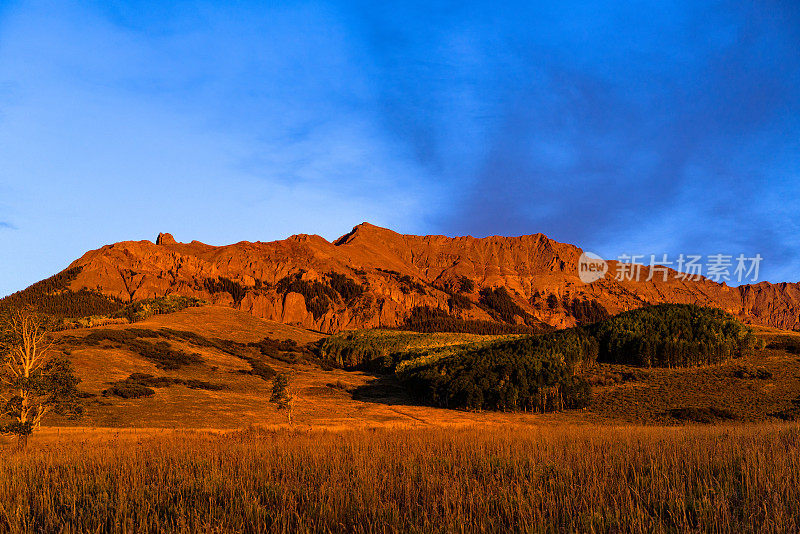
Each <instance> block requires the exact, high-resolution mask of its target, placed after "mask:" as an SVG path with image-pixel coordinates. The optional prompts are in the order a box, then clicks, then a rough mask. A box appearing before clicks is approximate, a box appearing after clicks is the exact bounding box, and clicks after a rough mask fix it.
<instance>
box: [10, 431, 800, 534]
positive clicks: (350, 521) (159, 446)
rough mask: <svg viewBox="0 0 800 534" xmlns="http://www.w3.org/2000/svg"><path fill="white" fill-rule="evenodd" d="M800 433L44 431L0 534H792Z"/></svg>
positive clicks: (14, 463)
mask: <svg viewBox="0 0 800 534" xmlns="http://www.w3.org/2000/svg"><path fill="white" fill-rule="evenodd" d="M799 453H800V427H798V426H797V425H796V424H766V423H762V424H758V425H735V426H734V425H718V426H680V427H640V426H603V425H560V426H550V425H541V426H512V425H506V426H502V425H491V426H480V425H477V426H472V427H464V428H428V429H402V428H398V429H386V428H381V429H366V430H350V431H338V432H331V431H311V432H309V431H297V430H295V431H290V430H286V429H284V430H263V429H258V428H250V429H247V430H242V431H233V432H226V433H219V432H217V433H214V432H192V431H170V430H137V431H134V430H95V431H87V430H85V429H84V430H69V429H48V430H45V431H43V432H41V433H39V434H37V435H36V436H35V437H34V438H33V439H31V442H30V445H29V448H28V450H27V451H26V452H19V451H16V450H15V449H14V448H13V445H12V444H10V443H9V444H8V445H7V446H5V448H4V449H3V459H2V462H0V528H1V529H2V530H4V531H8V532H31V533H32V532H137V533H138V532H254V533H256V532H365V533H366V532H426V533H427V532H509V531H515V532H696V531H704V532H795V531H798V529H800V510H798V507H797V503H798V502H800V454H799Z"/></svg>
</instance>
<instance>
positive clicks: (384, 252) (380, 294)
mask: <svg viewBox="0 0 800 534" xmlns="http://www.w3.org/2000/svg"><path fill="white" fill-rule="evenodd" d="M581 253H582V251H581V249H579V248H578V247H576V246H573V245H569V244H563V243H558V242H556V241H553V240H552V239H549V238H548V237H546V236H544V235H542V234H534V235H527V236H520V237H498V236H494V237H487V238H481V239H478V238H472V237H455V238H450V237H445V236H413V235H401V234H398V233H396V232H393V231H391V230H387V229H384V228H379V227H377V226H373V225H370V224H368V223H363V224H360V225H358V226H356V227H355V228H354V229H353V230H352V231H351V232H350V233H348V234H347V235H345V236H342V237H341V238H339V239H337V240H336V241H334V242H333V243H331V242H328V241H326V240H325V239H323V238H321V237H319V236H315V235H296V236H292V237H289V238H288V239H285V240H282V241H273V242H268V243H264V242H255V243H250V242H241V243H236V244H233V245H227V246H219V247H217V246H210V245H205V244H203V243H200V242H198V241H192V242H191V243H179V242H176V241H175V240H174V239H173V238H172V236H170V235H169V234H161V235H160V236H159V238H158V239H157V240H156V243H153V242H151V241H137V242H132V241H126V242H120V243H115V244H113V245H107V246H104V247H102V248H100V249H97V250H93V251H90V252H87V253H86V254H84V255H83V256H82V257H80V258H79V259H77V260H76V261H74V262H73V263H72V264H71V265H70V266H69V268H68V269H67V270H65V271H64V272H63V273H60V274H59V275H57V276H55V277H53V278H52V279H49V281H44V282H41V283H39V284H38V285H34V286H32V287H31V288H29V289H28V290H25V291H23V292H20V293H18V294H15V295H12V296H11V297H8V298H6V299H4V300H3V301H0V307H1V306H2V305H3V304H4V303H5V304H6V305H9V304H11V303H19V302H35V303H37V304H43V305H46V306H47V307H48V309H57V310H58V311H59V313H60V314H61V315H63V316H75V314H83V315H92V314H96V315H102V314H106V313H109V311H110V310H113V309H117V308H119V307H121V306H122V305H124V304H126V303H129V302H132V301H138V300H142V299H147V298H153V297H163V296H165V295H170V294H177V295H185V296H191V297H197V298H200V299H203V300H205V301H208V302H212V303H215V304H218V305H224V306H229V307H233V308H235V309H238V310H242V311H245V312H248V313H250V314H252V315H253V316H255V317H259V318H263V319H267V320H270V321H276V322H281V323H285V324H293V325H298V326H302V327H304V328H307V329H311V330H316V331H320V332H326V333H332V332H338V331H341V330H350V329H357V328H378V327H398V326H407V327H409V328H412V329H419V330H427V331H430V330H450V331H468V332H475V333H491V334H501V333H526V332H536V331H543V330H547V329H551V328H554V327H556V328H562V327H569V326H574V325H576V324H588V323H591V322H594V321H596V320H598V319H602V318H604V317H607V316H608V315H615V314H618V313H620V312H622V311H626V310H631V309H636V308H639V307H642V306H644V305H647V304H658V303H688V304H699V305H703V306H710V307H715V308H719V309H722V310H724V311H726V312H729V313H732V314H734V315H736V316H738V317H739V318H740V319H741V320H742V321H744V322H747V323H753V324H760V325H765V326H771V327H776V328H781V329H795V328H798V327H800V285H798V284H797V283H792V284H790V283H782V284H769V283H766V282H762V283H759V284H755V285H744V286H739V287H729V286H727V285H725V284H718V283H715V282H713V281H710V280H708V279H701V280H699V281H691V280H675V279H673V278H670V279H669V280H668V281H666V282H663V281H662V280H661V278H660V277H659V276H656V277H655V278H654V279H653V280H652V281H649V282H645V281H644V279H645V278H647V276H646V274H647V268H643V272H644V273H645V274H644V276H643V277H642V281H640V282H636V281H617V280H614V279H613V277H607V278H605V279H603V280H599V281H597V282H595V283H593V284H590V285H586V284H584V283H583V282H581V281H580V279H579V278H578V260H579V257H580V255H581ZM610 264H611V271H612V272H613V270H614V264H615V262H610ZM98 295H101V296H103V297H105V299H102V298H101V299H98V298H97V297H98ZM70 312H72V313H73V315H70ZM90 312H96V313H90Z"/></svg>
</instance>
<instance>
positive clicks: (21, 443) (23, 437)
mask: <svg viewBox="0 0 800 534" xmlns="http://www.w3.org/2000/svg"><path fill="white" fill-rule="evenodd" d="M17 448H18V449H19V450H21V451H24V450H25V449H27V448H28V434H19V435H18V436H17Z"/></svg>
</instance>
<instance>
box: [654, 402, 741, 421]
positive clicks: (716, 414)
mask: <svg viewBox="0 0 800 534" xmlns="http://www.w3.org/2000/svg"><path fill="white" fill-rule="evenodd" d="M669 415H671V416H672V417H674V418H675V419H677V420H678V421H689V422H693V423H706V424H708V423H713V422H715V421H730V420H732V419H736V415H734V413H733V412H731V411H730V410H727V409H724V408H723V409H720V408H715V407H713V406H711V407H708V408H695V407H690V408H673V409H671V410H669Z"/></svg>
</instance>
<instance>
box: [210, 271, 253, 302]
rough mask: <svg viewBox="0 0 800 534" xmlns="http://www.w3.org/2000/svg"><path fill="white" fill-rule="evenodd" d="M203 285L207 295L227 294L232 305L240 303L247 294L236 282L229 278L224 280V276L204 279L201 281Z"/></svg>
mask: <svg viewBox="0 0 800 534" xmlns="http://www.w3.org/2000/svg"><path fill="white" fill-rule="evenodd" d="M203 285H204V287H205V289H206V291H208V292H209V293H211V294H212V295H213V294H214V293H228V294H229V295H230V296H231V298H233V303H234V304H235V305H238V304H239V303H240V302H242V299H244V297H245V295H246V294H247V288H246V287H245V286H243V285H242V284H240V283H239V282H236V281H235V280H231V279H230V278H225V277H224V276H220V277H218V278H206V279H205V280H203Z"/></svg>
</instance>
